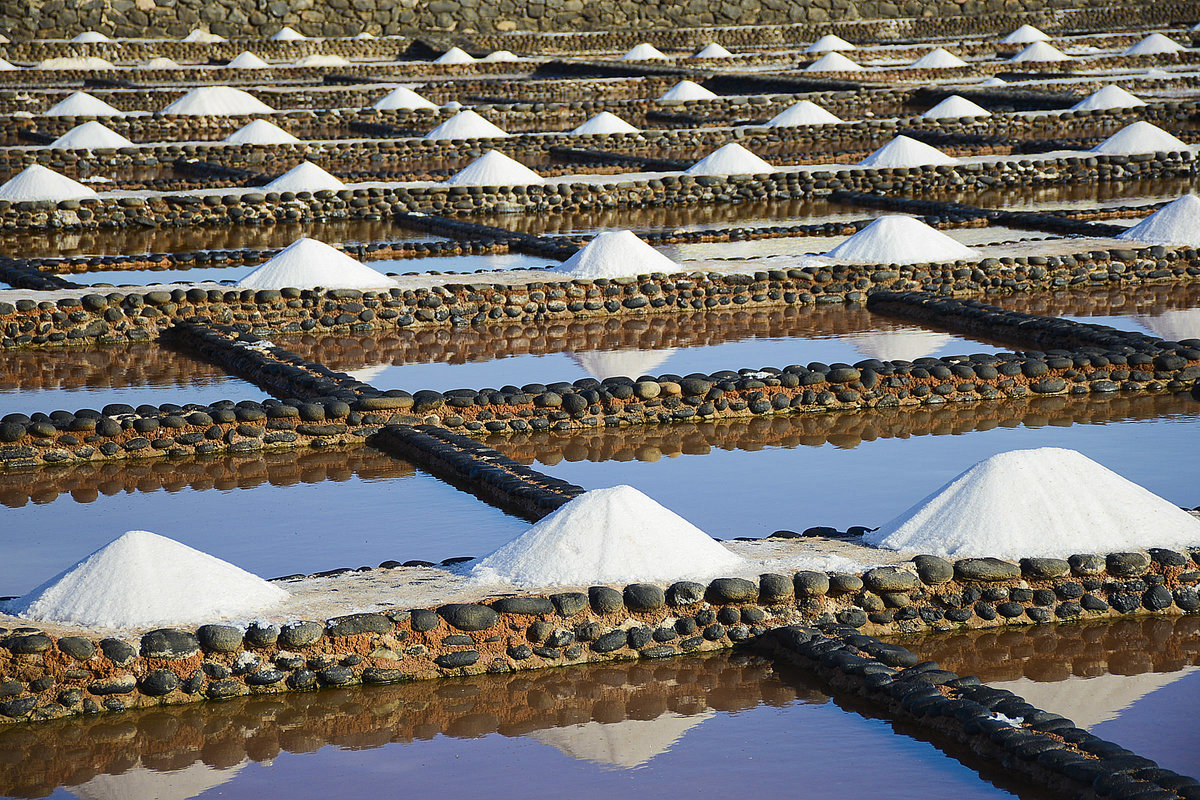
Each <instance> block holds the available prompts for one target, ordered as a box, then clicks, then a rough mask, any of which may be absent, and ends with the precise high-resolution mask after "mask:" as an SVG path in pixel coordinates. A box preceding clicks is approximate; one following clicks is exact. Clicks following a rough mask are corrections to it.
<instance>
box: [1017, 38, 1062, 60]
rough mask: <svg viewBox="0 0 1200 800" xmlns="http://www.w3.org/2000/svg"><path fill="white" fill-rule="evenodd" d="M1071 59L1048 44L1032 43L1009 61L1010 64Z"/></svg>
mask: <svg viewBox="0 0 1200 800" xmlns="http://www.w3.org/2000/svg"><path fill="white" fill-rule="evenodd" d="M1070 60H1071V57H1070V56H1069V55H1067V54H1066V53H1064V52H1062V51H1061V50H1059V49H1058V48H1057V47H1055V46H1054V45H1052V44H1050V43H1049V42H1034V43H1033V44H1031V45H1029V46H1028V47H1026V48H1025V49H1024V50H1022V51H1021V52H1019V53H1017V54H1016V55H1015V56H1013V57H1012V58H1010V59H1009V62H1010V63H1019V62H1022V61H1034V62H1038V61H1070Z"/></svg>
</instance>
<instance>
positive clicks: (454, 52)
mask: <svg viewBox="0 0 1200 800" xmlns="http://www.w3.org/2000/svg"><path fill="white" fill-rule="evenodd" d="M474 61H475V56H473V55H471V54H470V53H468V52H467V51H466V50H463V49H462V48H461V47H451V48H450V49H449V50H447V51H446V52H444V53H442V54H441V55H440V56H438V57H437V58H435V59H434V60H433V63H435V64H471V63H474Z"/></svg>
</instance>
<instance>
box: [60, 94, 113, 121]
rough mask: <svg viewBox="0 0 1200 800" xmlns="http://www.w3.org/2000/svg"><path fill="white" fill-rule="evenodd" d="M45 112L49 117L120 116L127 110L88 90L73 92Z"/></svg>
mask: <svg viewBox="0 0 1200 800" xmlns="http://www.w3.org/2000/svg"><path fill="white" fill-rule="evenodd" d="M43 114H44V115H45V116H47V117H120V116H124V114H125V112H123V111H121V110H120V109H117V108H113V107H112V106H110V105H109V104H108V103H106V102H104V101H103V100H101V99H100V98H99V97H93V96H92V95H90V94H88V93H87V92H72V93H71V94H70V95H68V96H67V97H66V98H65V99H63V100H60V101H58V102H57V103H55V104H54V105H52V106H50V108H48V109H46V111H44V112H43Z"/></svg>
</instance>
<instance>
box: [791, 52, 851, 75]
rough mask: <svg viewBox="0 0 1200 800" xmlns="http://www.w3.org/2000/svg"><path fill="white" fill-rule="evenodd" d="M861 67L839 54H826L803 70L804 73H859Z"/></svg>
mask: <svg viewBox="0 0 1200 800" xmlns="http://www.w3.org/2000/svg"><path fill="white" fill-rule="evenodd" d="M862 69H863V68H862V67H860V66H859V65H858V64H856V63H854V62H853V61H851V60H850V59H848V58H846V57H845V56H844V55H842V54H841V53H826V54H825V55H823V56H821V57H820V58H818V59H817V60H816V61H814V62H813V63H811V64H809V65H808V66H807V67H805V68H804V71H805V72H861V71H862Z"/></svg>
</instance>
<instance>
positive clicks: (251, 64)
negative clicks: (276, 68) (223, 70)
mask: <svg viewBox="0 0 1200 800" xmlns="http://www.w3.org/2000/svg"><path fill="white" fill-rule="evenodd" d="M225 66H226V67H228V68H229V69H267V68H268V67H270V66H271V65H270V64H268V63H267V62H265V61H263V60H262V59H261V58H259V57H258V56H256V55H254V53H251V52H250V51H249V50H243V51H242V52H240V53H238V54H237V55H236V56H234V58H233V60H231V61H230V62H229V63H228V64H226V65H225Z"/></svg>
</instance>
